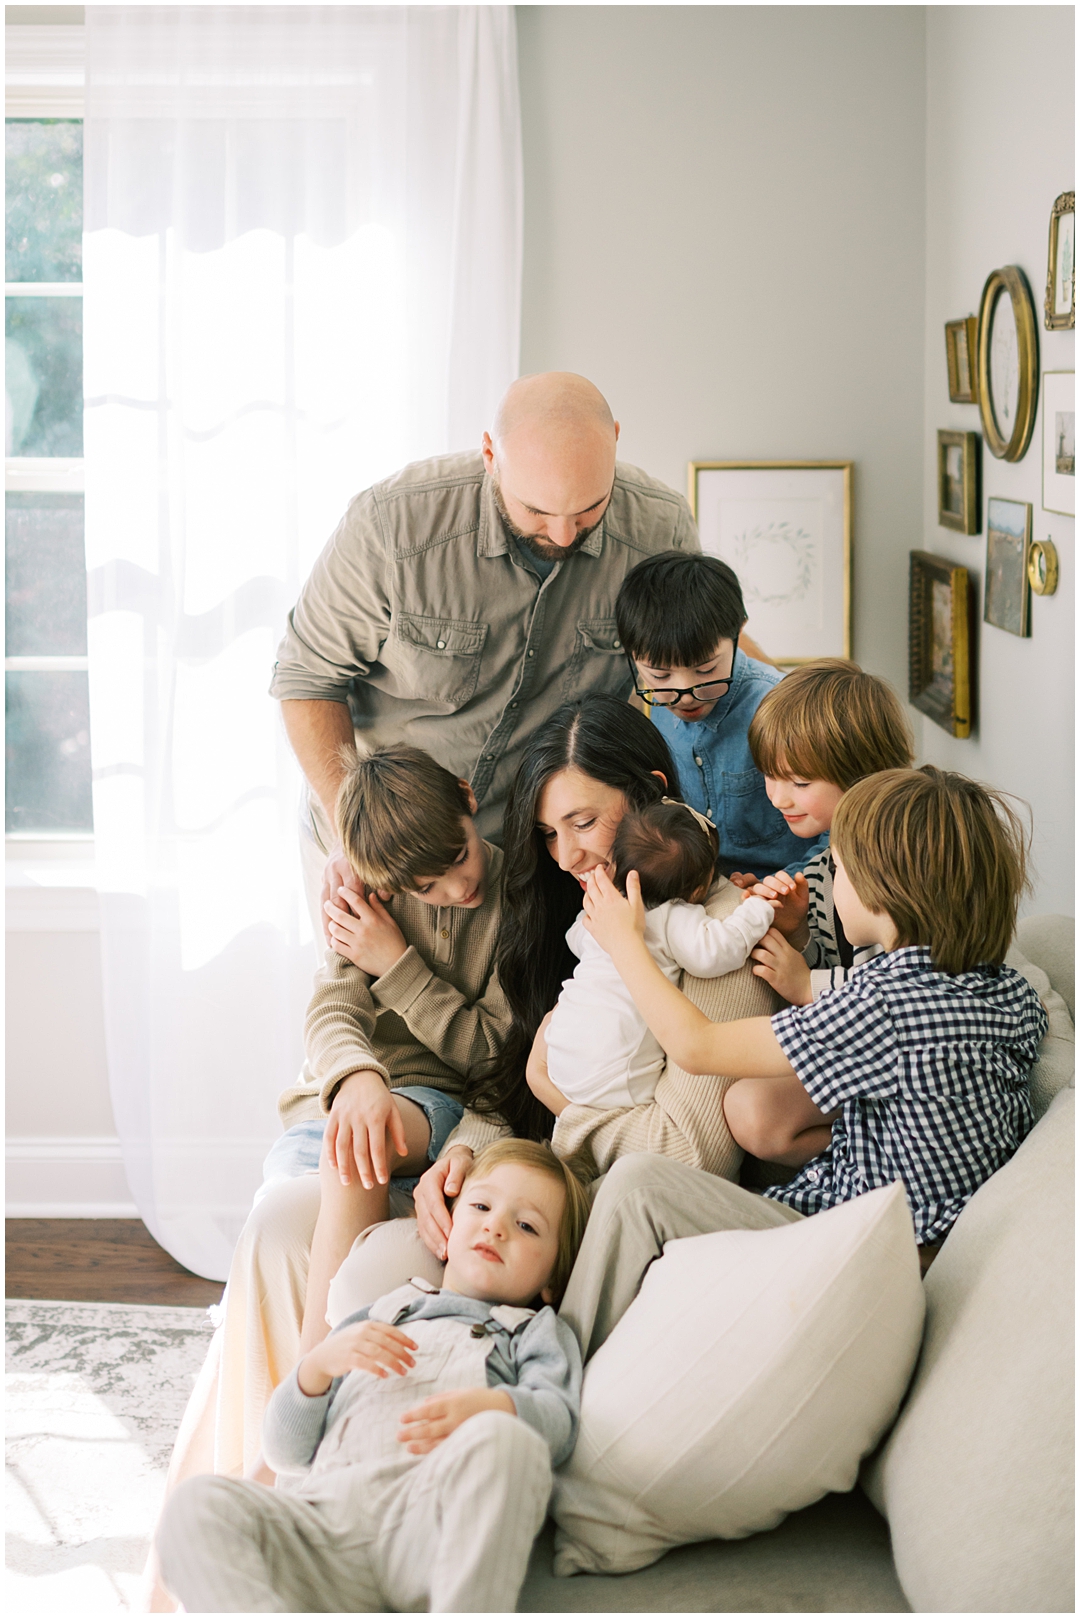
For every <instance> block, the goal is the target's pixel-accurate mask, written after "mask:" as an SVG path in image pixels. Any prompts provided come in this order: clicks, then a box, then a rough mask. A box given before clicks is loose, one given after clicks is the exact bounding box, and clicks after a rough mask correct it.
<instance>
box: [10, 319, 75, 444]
mask: <svg viewBox="0 0 1080 1618" xmlns="http://www.w3.org/2000/svg"><path fill="white" fill-rule="evenodd" d="M5 371H6V379H7V395H8V429H7V431H8V444H7V453H8V454H9V455H81V454H82V452H83V433H82V411H83V401H82V299H81V298H9V299H8V300H7V349H6V356H5Z"/></svg>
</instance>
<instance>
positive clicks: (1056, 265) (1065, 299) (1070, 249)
mask: <svg viewBox="0 0 1080 1618" xmlns="http://www.w3.org/2000/svg"><path fill="white" fill-rule="evenodd" d="M1075 285H1076V192H1075V191H1063V192H1062V193H1061V195H1060V197H1058V198H1057V199H1056V200H1055V202H1054V206H1053V210H1052V211H1051V214H1050V252H1049V255H1048V263H1047V266H1046V303H1045V306H1044V315H1043V320H1044V324H1045V326H1046V329H1047V331H1071V330H1072V328H1073V327H1074V326H1075V325H1076V305H1075V303H1074V301H1073V300H1074V296H1075Z"/></svg>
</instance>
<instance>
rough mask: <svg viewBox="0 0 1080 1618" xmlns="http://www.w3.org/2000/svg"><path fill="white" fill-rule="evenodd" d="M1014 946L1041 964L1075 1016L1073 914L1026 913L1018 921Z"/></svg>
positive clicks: (1074, 937)
mask: <svg viewBox="0 0 1080 1618" xmlns="http://www.w3.org/2000/svg"><path fill="white" fill-rule="evenodd" d="M1016 948H1017V949H1018V950H1019V951H1020V953H1021V954H1022V955H1023V956H1024V957H1025V959H1027V960H1029V961H1033V962H1034V963H1035V965H1036V966H1038V967H1041V968H1042V970H1043V971H1044V972H1045V973H1046V974H1047V976H1048V977H1049V979H1050V982H1051V983H1052V984H1053V986H1054V988H1055V989H1056V990H1057V991H1058V993H1059V994H1060V995H1062V996H1063V997H1064V1000H1065V1004H1066V1005H1067V1006H1068V1008H1069V1016H1070V1017H1075V1016H1076V1000H1075V990H1074V977H1073V970H1074V968H1073V961H1074V956H1075V948H1076V922H1075V920H1074V918H1073V917H1072V916H1025V917H1024V919H1023V921H1021V922H1018V923H1017V927H1016Z"/></svg>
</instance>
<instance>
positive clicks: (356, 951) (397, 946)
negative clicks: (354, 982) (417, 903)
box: [323, 888, 409, 978]
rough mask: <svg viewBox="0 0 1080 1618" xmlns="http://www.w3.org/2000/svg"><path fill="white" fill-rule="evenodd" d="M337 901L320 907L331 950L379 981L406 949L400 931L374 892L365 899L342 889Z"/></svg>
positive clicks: (357, 893)
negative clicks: (325, 922) (326, 927)
mask: <svg viewBox="0 0 1080 1618" xmlns="http://www.w3.org/2000/svg"><path fill="white" fill-rule="evenodd" d="M338 900H339V903H337V904H335V903H334V902H333V900H331V899H328V900H327V901H326V903H325V904H324V905H323V909H324V910H325V912H326V915H327V917H328V918H329V920H328V922H327V926H328V929H329V933H330V946H331V948H332V949H335V950H336V951H337V953H338V954H339V955H344V957H345V959H346V960H347V961H351V962H352V963H353V965H354V966H358V967H359V968H360V970H361V972H366V973H367V974H368V976H369V977H373V978H381V977H382V975H383V973H384V972H389V970H390V968H391V967H392V966H394V965H396V963H397V962H398V961H400V959H401V957H402V956H403V955H404V954H405V951H406V950H407V949H408V947H409V946H408V944H406V942H405V939H404V937H403V936H402V932H401V928H400V927H399V926H398V924H397V922H396V921H395V920H394V918H393V916H391V914H390V912H389V911H388V910H387V909H386V907H385V906H384V904H383V902H382V900H381V899H380V898H379V895H378V894H377V893H375V892H374V891H372V892H370V893H369V894H368V895H367V897H366V898H365V897H364V895H363V894H362V893H361V892H360V891H359V890H358V889H357V888H342V889H341V890H340V891H339V893H338ZM346 906H347V907H348V908H346Z"/></svg>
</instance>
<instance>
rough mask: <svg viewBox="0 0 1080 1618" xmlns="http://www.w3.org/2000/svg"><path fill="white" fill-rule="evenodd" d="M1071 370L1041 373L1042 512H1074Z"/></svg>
mask: <svg viewBox="0 0 1080 1618" xmlns="http://www.w3.org/2000/svg"><path fill="white" fill-rule="evenodd" d="M1075 380H1076V379H1075V377H1074V376H1073V373H1072V371H1047V372H1046V373H1045V375H1044V376H1043V418H1042V434H1043V492H1042V503H1043V510H1044V511H1060V512H1061V514H1062V516H1064V517H1075V515H1076V396H1075V393H1074V387H1075Z"/></svg>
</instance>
